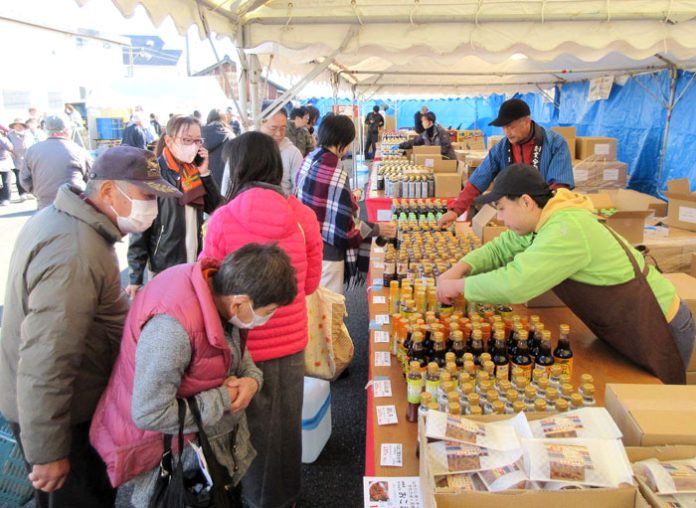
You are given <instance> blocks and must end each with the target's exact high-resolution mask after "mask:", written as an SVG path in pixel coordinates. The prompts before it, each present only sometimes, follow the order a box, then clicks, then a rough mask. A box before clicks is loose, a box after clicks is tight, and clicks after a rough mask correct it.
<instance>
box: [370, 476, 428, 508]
mask: <svg viewBox="0 0 696 508" xmlns="http://www.w3.org/2000/svg"><path fill="white" fill-rule="evenodd" d="M363 499H364V504H363V506H364V508H422V507H423V506H425V505H424V504H423V496H422V495H421V479H420V478H419V477H418V476H402V477H398V478H397V477H392V476H389V477H379V478H377V477H374V476H365V477H364V478H363Z"/></svg>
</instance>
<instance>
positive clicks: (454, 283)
mask: <svg viewBox="0 0 696 508" xmlns="http://www.w3.org/2000/svg"><path fill="white" fill-rule="evenodd" d="M463 292H464V279H439V278H438V281H437V299H438V300H440V303H444V304H447V305H451V304H452V302H454V300H455V299H456V298H457V297H458V296H460V295H461V294H462V293H463Z"/></svg>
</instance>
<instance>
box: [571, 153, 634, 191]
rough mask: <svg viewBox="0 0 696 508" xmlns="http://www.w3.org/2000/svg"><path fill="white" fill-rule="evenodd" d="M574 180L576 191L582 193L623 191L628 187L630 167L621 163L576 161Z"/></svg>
mask: <svg viewBox="0 0 696 508" xmlns="http://www.w3.org/2000/svg"><path fill="white" fill-rule="evenodd" d="M573 179H574V180H575V190H576V191H580V192H598V191H600V190H604V189H621V188H623V187H626V182H627V180H628V166H627V165H626V164H625V163H623V162H619V161H598V160H591V159H585V160H575V161H573Z"/></svg>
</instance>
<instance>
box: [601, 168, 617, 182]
mask: <svg viewBox="0 0 696 508" xmlns="http://www.w3.org/2000/svg"><path fill="white" fill-rule="evenodd" d="M618 179H619V170H618V169H605V170H604V181H605V182H610V181H611V182H614V181H616V180H618Z"/></svg>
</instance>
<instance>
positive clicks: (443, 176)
mask: <svg viewBox="0 0 696 508" xmlns="http://www.w3.org/2000/svg"><path fill="white" fill-rule="evenodd" d="M433 176H434V178H435V196H436V197H438V198H456V197H457V196H459V192H460V191H461V190H462V177H461V176H459V173H435V174H434V175H433Z"/></svg>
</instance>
